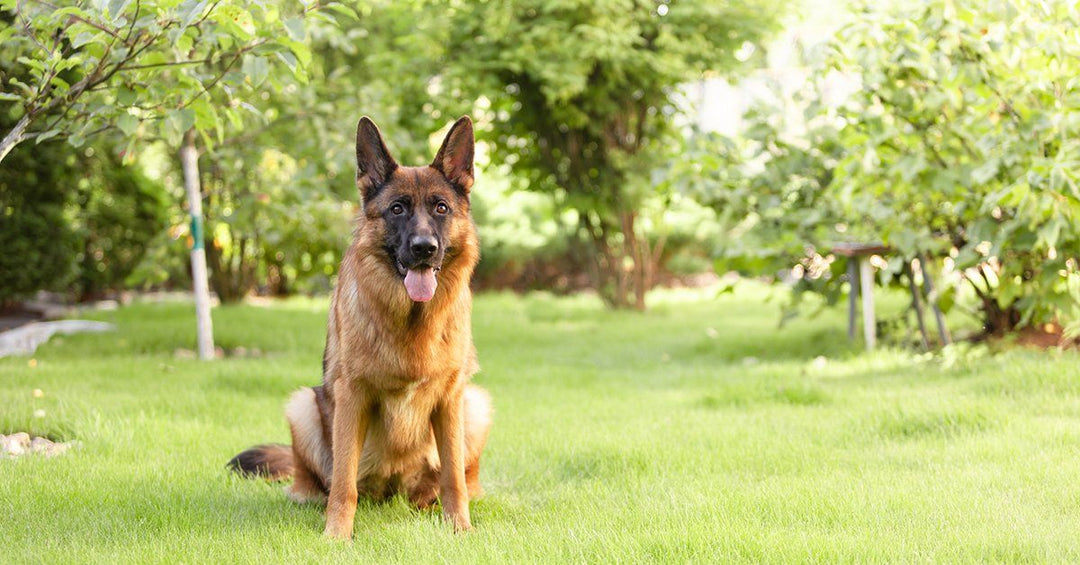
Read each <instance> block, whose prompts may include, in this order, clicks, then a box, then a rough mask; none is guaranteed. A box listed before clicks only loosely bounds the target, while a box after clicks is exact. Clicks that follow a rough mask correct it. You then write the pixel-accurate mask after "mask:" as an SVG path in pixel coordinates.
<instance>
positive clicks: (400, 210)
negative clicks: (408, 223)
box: [390, 204, 405, 216]
mask: <svg viewBox="0 0 1080 565" xmlns="http://www.w3.org/2000/svg"><path fill="white" fill-rule="evenodd" d="M390 213H391V214H393V215H395V216H400V215H402V214H404V213H405V207H404V206H402V205H401V204H394V205H393V206H391V207H390Z"/></svg>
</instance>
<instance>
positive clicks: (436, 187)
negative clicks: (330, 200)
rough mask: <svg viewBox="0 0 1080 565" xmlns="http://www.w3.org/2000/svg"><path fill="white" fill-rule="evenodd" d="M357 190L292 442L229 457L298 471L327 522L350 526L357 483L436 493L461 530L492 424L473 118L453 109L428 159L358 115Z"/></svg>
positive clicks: (339, 533)
mask: <svg viewBox="0 0 1080 565" xmlns="http://www.w3.org/2000/svg"><path fill="white" fill-rule="evenodd" d="M356 165H357V175H356V184H357V187H358V188H359V190H360V196H361V198H362V200H363V211H362V213H360V214H358V219H357V226H356V230H355V232H354V238H353V242H352V245H351V246H350V247H349V249H348V250H347V251H346V253H345V256H344V258H343V259H342V262H341V269H340V272H339V275H338V282H337V286H336V288H335V289H334V295H333V298H332V300H331V302H330V319H329V323H328V326H327V331H326V333H327V335H326V349H325V351H324V353H323V381H322V385H321V386H316V387H312V388H304V389H301V390H299V391H297V392H296V393H294V394H293V395H292V397H291V398H290V400H289V402H288V403H287V405H286V408H285V416H286V418H287V419H288V421H289V428H290V430H291V432H292V446H291V447H290V446H284V445H260V446H256V447H253V448H251V449H248V450H247V451H244V452H243V453H241V454H239V455H237V456H236V457H234V458H233V459H232V460H231V461H230V462H229V466H230V467H232V468H233V469H234V470H236V471H238V472H240V473H243V474H246V475H259V476H264V477H268V478H271V479H285V478H287V477H289V476H290V475H291V476H292V479H293V482H292V484H291V485H289V486H288V487H286V493H287V494H288V496H289V497H290V498H291V499H293V500H295V501H297V502H308V501H323V500H325V501H326V530H325V534H326V535H327V536H329V537H332V538H341V539H349V538H351V537H352V532H353V518H354V516H355V513H356V502H357V496H358V494H361V493H362V494H364V495H366V496H369V497H371V498H373V499H376V500H383V499H385V498H387V497H389V496H392V495H394V494H397V493H401V494H404V495H405V496H407V497H408V499H409V500H410V501H411V502H412V503H413V504H415V505H416V506H417V507H420V508H427V507H430V506H432V505H433V504H434V503H435V501H436V500H437V499H438V500H439V501H440V502H441V503H442V514H443V517H444V518H445V519H446V521H448V522H449V523H450V524H452V525H453V527H454V529H455V530H458V531H462V530H469V529H471V528H472V525H471V522H470V519H469V500H470V499H471V498H474V497H476V496H477V495H479V494H480V492H481V489H480V483H479V470H480V452H481V451H482V450H483V448H484V443H485V442H486V441H487V436H488V430H489V429H490V427H491V400H490V397H489V396H488V394H487V392H485V391H484V390H483V389H480V388H478V387H476V386H473V385H470V384H468V382H469V379H470V378H471V377H472V375H473V374H475V373H476V372H477V370H478V369H479V366H478V364H477V361H476V348H475V347H474V346H473V341H472V329H471V324H472V322H471V316H472V293H471V292H470V290H469V280H470V278H471V277H472V272H473V269H474V268H475V266H476V263H477V261H478V260H479V256H480V251H479V244H478V241H477V236H476V226H475V225H474V224H473V221H472V218H471V216H470V214H469V189H470V188H471V187H472V184H473V126H472V121H471V120H470V119H469V118H468V117H467V116H466V117H462V118H461V119H459V120H458V121H457V122H456V123H454V125H453V127H452V128H451V129H450V132H449V133H448V134H447V135H446V139H445V140H444V141H443V143H442V147H441V148H440V149H439V152H438V154H437V155H436V156H435V160H434V161H433V162H432V163H431V164H430V165H428V166H423V167H404V166H398V164H397V163H396V162H395V161H394V158H393V157H391V156H390V152H389V151H388V150H387V148H386V144H385V143H384V142H383V138H382V135H381V134H380V133H379V129H378V127H377V126H376V125H375V123H374V122H372V121H371V120H370V119H369V118H367V117H364V118H362V119H361V120H360V123H359V124H358V125H357V128H356Z"/></svg>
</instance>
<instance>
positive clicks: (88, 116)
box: [0, 0, 318, 359]
mask: <svg viewBox="0 0 1080 565" xmlns="http://www.w3.org/2000/svg"><path fill="white" fill-rule="evenodd" d="M317 6H318V5H317V4H316V5H312V6H308V7H305V8H303V10H302V12H301V13H300V14H297V16H295V17H283V16H285V15H286V14H283V13H282V9H281V8H280V7H279V6H278V5H277V4H273V3H271V4H267V3H263V2H255V1H247V0H233V1H232V2H223V1H222V0H216V1H214V2H213V3H211V2H210V0H185V1H184V2H182V3H179V4H178V3H177V2H175V1H172V0H160V1H155V0H146V1H143V0H135V1H134V2H132V1H131V0H112V1H108V2H105V1H103V0H97V1H95V2H92V3H90V5H87V4H86V3H76V4H75V5H72V6H65V7H58V6H55V5H53V4H51V3H49V2H46V1H43V0H32V1H30V2H25V3H24V2H21V1H20V0H0V8H2V9H3V10H5V11H6V12H9V13H11V14H13V25H10V26H6V27H5V28H3V29H2V30H0V43H3V44H5V50H15V51H16V52H17V53H18V55H19V56H18V57H17V59H16V60H17V61H18V62H19V63H21V64H22V65H24V66H25V69H24V70H23V69H20V71H22V72H24V73H25V74H28V75H29V76H30V81H29V82H25V81H22V80H19V78H17V77H16V76H6V77H3V78H4V79H5V80H4V82H7V84H8V85H10V86H11V87H12V88H13V90H11V91H7V90H5V92H3V93H0V98H2V99H5V100H10V101H14V102H16V103H17V104H16V106H15V108H14V114H15V115H14V116H13V117H15V118H16V119H17V122H16V123H15V125H14V127H12V128H11V129H10V130H9V131H8V132H7V134H5V135H4V137H3V140H2V141H0V162H2V160H3V158H4V157H5V156H6V155H7V154H8V153H9V152H10V151H11V149H12V148H13V147H15V146H16V145H18V144H19V143H21V142H23V141H25V140H27V139H30V138H34V139H36V140H37V141H38V142H41V141H42V140H45V139H48V138H51V137H54V136H58V135H62V134H63V135H65V136H66V137H67V139H68V142H69V143H70V144H72V145H74V146H76V147H78V146H80V145H82V143H83V142H84V140H85V138H86V137H87V136H89V135H92V134H95V133H98V132H100V131H103V130H106V129H109V128H112V127H114V126H115V127H116V128H118V129H119V130H120V131H121V132H122V133H123V134H124V135H125V136H126V137H127V141H128V144H127V147H126V149H125V154H126V155H130V154H132V153H133V152H134V150H135V148H136V144H137V142H138V140H139V139H141V138H145V137H147V136H148V135H152V134H150V132H147V131H145V128H144V125H145V124H147V123H150V124H155V125H156V126H157V127H156V128H154V131H153V135H157V136H160V137H161V138H163V139H165V140H167V141H169V142H170V143H171V144H172V145H173V146H174V147H179V146H180V145H181V143H183V148H182V149H181V158H182V160H183V161H184V171H185V173H186V174H188V175H197V162H195V161H193V159H194V158H195V157H194V155H195V151H196V148H195V134H196V132H198V133H199V134H201V135H202V139H203V141H204V143H205V144H207V145H208V146H210V145H212V136H214V135H215V134H216V137H217V138H218V139H219V140H220V139H221V138H222V137H224V126H225V124H226V120H229V121H232V122H234V123H235V122H236V121H237V120H238V119H239V115H240V113H241V112H243V111H245V108H246V107H250V104H247V103H245V102H244V101H242V100H240V99H239V98H237V97H236V93H237V92H239V91H240V90H241V89H244V87H245V86H246V85H249V84H251V83H252V82H262V80H263V79H265V78H266V76H267V75H268V72H269V66H270V63H269V59H268V57H269V56H271V55H272V56H276V57H277V58H278V59H279V60H280V61H282V62H283V63H284V64H285V65H287V66H289V67H290V68H291V69H292V70H293V72H294V73H295V74H296V75H297V76H298V77H301V78H302V77H303V68H304V67H305V66H306V64H307V63H308V61H309V60H310V52H309V50H308V48H307V46H306V45H305V44H304V43H303V42H301V41H298V40H297V39H296V36H297V35H298V34H300V35H302V33H303V19H302V18H301V17H300V16H302V15H303V14H304V13H306V12H307V11H309V10H310V9H312V8H314V7H317ZM9 41H10V42H11V45H10V46H9V45H7V43H8V42H9ZM241 61H242V63H243V64H242V65H241V67H240V69H239V71H237V70H236V69H235V68H236V66H237V64H238V63H241ZM217 89H220V90H222V91H225V92H226V93H227V95H228V98H229V99H230V101H231V102H232V104H229V105H226V106H224V107H218V106H217V105H214V104H211V102H210V98H211V96H212V94H213V93H212V91H214V90H217ZM193 165H194V166H193ZM186 184H187V185H188V186H189V187H192V188H196V190H194V191H193V190H189V191H188V195H189V206H190V210H191V211H192V230H193V232H194V233H195V234H200V233H201V222H202V220H201V217H200V216H199V214H198V213H197V212H198V211H199V210H200V208H201V203H200V201H199V194H198V192H197V186H198V184H197V179H193V178H189V179H188V180H187V182H186ZM192 272H193V283H194V288H195V291H196V292H195V299H196V305H197V308H196V310H197V317H198V327H199V354H200V357H202V358H204V359H206V358H209V357H211V356H212V355H213V347H212V344H213V341H212V337H211V336H210V335H209V334H210V332H211V331H212V330H210V314H209V308H208V304H209V297H208V294H207V292H206V288H207V284H206V276H205V272H206V266H205V260H204V259H203V255H202V241H201V237H196V238H195V245H194V247H193V249H192Z"/></svg>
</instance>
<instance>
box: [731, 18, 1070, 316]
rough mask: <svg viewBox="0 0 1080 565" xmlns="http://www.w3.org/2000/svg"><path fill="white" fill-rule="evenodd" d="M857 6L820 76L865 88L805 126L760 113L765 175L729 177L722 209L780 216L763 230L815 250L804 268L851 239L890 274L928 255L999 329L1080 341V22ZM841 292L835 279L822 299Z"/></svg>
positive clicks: (812, 105) (818, 99)
mask: <svg viewBox="0 0 1080 565" xmlns="http://www.w3.org/2000/svg"><path fill="white" fill-rule="evenodd" d="M856 10H857V13H858V18H857V19H856V20H855V23H853V24H851V25H849V26H847V27H846V28H844V29H843V30H842V31H841V32H840V33H839V34H838V36H837V37H836V38H835V39H834V40H833V41H832V42H831V44H830V45H829V53H830V54H829V56H828V58H827V60H826V61H824V62H823V63H822V64H820V65H818V66H817V67H815V68H813V69H812V70H811V73H810V74H811V76H817V77H823V76H826V75H827V74H828V73H830V72H839V73H841V74H842V75H845V76H848V77H851V78H853V79H857V80H858V81H859V82H860V83H861V85H860V86H861V87H860V88H858V89H857V90H856V91H855V92H854V94H853V95H852V96H851V97H850V98H849V99H848V100H846V101H845V102H844V103H843V104H842V105H840V106H839V107H831V106H830V105H829V104H825V103H824V102H823V101H824V96H823V95H822V92H821V91H820V89H819V91H818V95H816V96H815V95H811V96H809V97H808V98H807V99H806V100H805V103H804V107H803V109H804V110H805V114H806V116H807V118H808V119H807V124H809V125H810V127H807V128H805V129H804V130H803V131H800V130H789V131H787V132H786V133H781V132H780V131H778V130H776V129H775V128H773V129H770V128H769V127H768V124H765V123H763V122H762V120H760V119H756V120H753V123H754V124H755V126H754V127H752V128H751V130H750V133H749V134H748V136H747V137H748V138H750V139H749V141H750V143H749V144H748V145H746V146H745V148H746V149H748V153H745V154H742V155H739V156H737V157H736V158H735V159H734V161H735V162H737V163H738V162H741V163H743V164H747V163H751V164H754V165H756V169H755V168H752V167H748V166H744V167H742V168H741V169H736V170H737V171H740V172H738V173H737V174H736V175H735V178H734V180H733V181H732V182H718V183H716V184H715V185H714V190H715V191H716V194H714V196H713V198H714V200H715V201H716V202H718V203H723V204H729V203H732V202H736V201H739V202H744V203H746V204H747V205H748V206H750V207H751V210H750V211H751V212H752V213H753V214H755V215H759V216H762V217H766V216H769V215H779V220H780V221H779V222H774V223H766V224H762V225H761V227H762V228H764V230H765V231H762V232H759V234H758V235H759V236H760V235H766V234H768V235H769V237H771V238H772V239H771V241H773V242H774V243H775V244H774V245H772V246H771V249H772V250H773V251H776V252H778V253H779V254H781V255H788V256H789V257H790V258H791V259H792V261H791V262H792V263H794V262H796V261H800V260H801V259H800V257H799V254H798V253H797V250H795V249H791V248H790V247H789V248H788V249H787V250H783V249H782V245H783V242H786V241H790V237H791V236H792V235H796V236H798V237H799V238H800V239H802V240H804V241H806V243H807V244H808V249H807V250H804V252H803V253H802V254H801V257H802V258H803V259H805V258H806V257H807V256H808V255H815V254H816V255H819V256H820V255H826V254H827V249H828V248H829V246H830V244H832V243H835V242H836V241H837V240H838V239H840V238H842V237H852V236H855V237H859V236H860V235H861V236H862V237H863V238H866V237H872V238H875V239H876V238H881V239H884V241H885V242H886V243H887V244H888V245H890V246H891V247H892V248H893V250H894V252H893V257H894V260H892V261H891V262H890V264H889V268H888V269H887V270H886V274H887V275H888V276H897V275H899V274H900V273H902V272H904V271H905V270H907V269H909V268H910V267H909V266H908V265H907V262H908V260H910V259H912V258H914V257H920V256H921V257H928V258H930V259H931V260H932V262H934V263H936V269H935V271H936V272H939V273H940V272H946V273H948V274H949V275H950V277H951V279H952V280H953V282H955V283H956V284H955V285H954V287H953V288H954V289H955V288H962V289H966V292H968V293H970V294H972V295H974V297H975V304H976V307H977V312H976V313H977V314H978V315H979V316H981V318H982V321H983V326H984V332H985V333H986V334H989V335H1001V334H1005V333H1008V332H1013V331H1016V330H1019V329H1023V328H1030V327H1038V328H1043V327H1044V326H1045V325H1047V324H1052V325H1055V326H1066V330H1067V333H1068V332H1071V333H1073V334H1074V335H1075V334H1077V333H1080V228H1078V226H1080V183H1078V180H1080V179H1078V176H1077V171H1078V167H1077V165H1078V164H1080V157H1078V155H1080V141H1078V139H1080V138H1078V135H1077V134H1078V133H1080V89H1078V88H1077V87H1076V79H1075V77H1076V76H1077V74H1080V62H1078V61H1080V59H1077V58H1076V57H1075V53H1073V51H1074V50H1075V49H1074V43H1075V42H1074V41H1073V37H1072V36H1073V34H1074V33H1075V29H1076V28H1077V25H1078V24H1080V17H1078V15H1077V13H1076V12H1075V11H1074V10H1071V9H1070V8H1069V7H1068V6H1066V5H1063V4H1058V3H1042V2H1034V1H1027V0H1020V1H1016V2H1009V3H991V4H986V3H983V2H973V1H967V0H962V1H953V0H921V1H919V2H915V3H906V4H904V5H902V6H892V5H889V6H884V5H877V4H869V3H868V4H863V5H860V6H858V7H857V8H856ZM793 163H794V164H797V165H798V166H797V167H796V168H794V169H793V168H792V167H791V165H792V164H793ZM799 171H803V172H799ZM713 174H714V176H716V177H717V178H723V177H729V176H730V175H729V174H728V173H727V172H715V173H713ZM745 186H749V187H755V188H756V189H757V191H760V192H761V193H763V194H768V193H769V192H770V191H778V192H779V194H778V196H780V199H779V201H778V202H780V205H779V206H776V207H772V208H770V206H769V202H771V201H775V200H766V201H761V200H760V199H758V200H756V201H755V200H745V199H743V198H742V197H741V196H740V193H739V192H738V191H739V190H741V189H742V188H741V187H745ZM770 186H771V187H774V188H772V189H770V188H769V187H770ZM805 218H811V219H813V220H814V221H813V222H811V223H810V224H809V225H807V224H805V223H802V222H803V220H804V219H805ZM775 234H782V235H775ZM761 241H764V242H765V243H766V245H767V244H768V242H769V241H770V239H769V238H768V237H765V238H761ZM804 272H806V271H805V270H804ZM819 274H820V273H819ZM838 286H839V277H831V278H830V277H823V278H822V279H821V280H820V281H819V282H818V284H817V285H816V286H815V288H816V289H817V290H821V291H825V292H834V291H835V290H837V289H838ZM952 292H953V290H952V289H950V290H949V291H948V294H952ZM946 302H952V300H951V299H950V300H947V301H946Z"/></svg>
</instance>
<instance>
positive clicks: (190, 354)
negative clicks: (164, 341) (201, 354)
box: [173, 349, 198, 359]
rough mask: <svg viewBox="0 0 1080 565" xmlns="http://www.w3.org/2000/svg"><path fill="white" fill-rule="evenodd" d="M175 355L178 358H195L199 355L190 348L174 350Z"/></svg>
mask: <svg viewBox="0 0 1080 565" xmlns="http://www.w3.org/2000/svg"><path fill="white" fill-rule="evenodd" d="M173 357H176V358H177V359H195V358H196V357H198V355H197V354H196V353H195V352H194V351H192V350H190V349H177V350H176V351H173Z"/></svg>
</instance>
